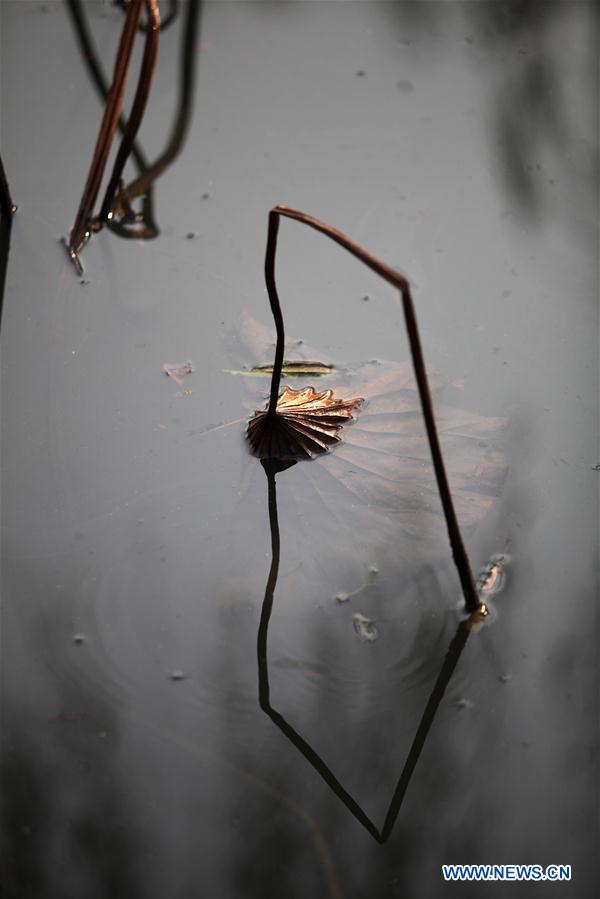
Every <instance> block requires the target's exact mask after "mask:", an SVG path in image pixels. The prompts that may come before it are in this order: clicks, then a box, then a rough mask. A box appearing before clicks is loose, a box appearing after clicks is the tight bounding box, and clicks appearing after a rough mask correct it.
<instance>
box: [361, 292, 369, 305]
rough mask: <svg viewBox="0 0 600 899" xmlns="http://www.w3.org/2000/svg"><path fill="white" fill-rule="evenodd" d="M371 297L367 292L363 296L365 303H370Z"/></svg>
mask: <svg viewBox="0 0 600 899" xmlns="http://www.w3.org/2000/svg"><path fill="white" fill-rule="evenodd" d="M370 299H371V297H370V296H369V294H368V293H366V294H365V295H364V296H363V297H362V301H363V303H368V302H369V300H370Z"/></svg>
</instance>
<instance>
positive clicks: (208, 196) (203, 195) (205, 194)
mask: <svg viewBox="0 0 600 899" xmlns="http://www.w3.org/2000/svg"><path fill="white" fill-rule="evenodd" d="M210 197H211V195H210V194H209V192H208V191H207V190H205V191H204V193H203V194H202V199H203V200H210Z"/></svg>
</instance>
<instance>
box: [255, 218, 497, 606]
mask: <svg viewBox="0 0 600 899" xmlns="http://www.w3.org/2000/svg"><path fill="white" fill-rule="evenodd" d="M281 217H284V218H290V219H294V220H295V221H297V222H301V223H302V224H303V225H308V227H309V228H313V229H314V230H315V231H319V232H320V233H321V234H325V235H326V236H327V237H329V238H330V239H331V240H333V241H335V243H337V244H339V245H340V246H341V247H343V248H344V249H345V250H347V251H348V252H349V253H351V254H352V256H355V257H356V258H357V259H358V260H360V262H362V263H363V264H364V265H366V266H367V267H368V268H370V269H371V271H373V272H375V274H376V275H379V276H380V277H381V278H383V279H384V280H385V281H387V282H388V284H391V285H392V287H395V288H396V289H397V290H399V291H400V295H401V297H402V306H403V310H404V319H405V322H406V330H407V334H408V340H409V344H410V351H411V356H412V362H413V368H414V372H415V378H416V381H417V387H418V391H419V398H420V401H421V409H422V410H423V417H424V419H425V428H426V431H427V439H428V441H429V448H430V451H431V458H432V462H433V467H434V471H435V476H436V480H437V485H438V490H439V493H440V499H441V501H442V508H443V511H444V518H445V520H446V527H447V530H448V537H449V540H450V546H451V549H452V557H453V559H454V564H455V565H456V568H457V571H458V575H459V578H460V583H461V587H462V592H463V596H464V599H465V605H466V608H467V611H468V612H469V613H473V612H475V611H476V610H477V609H479V607H480V600H479V597H478V595H477V590H476V588H475V582H474V579H473V574H472V571H471V564H470V562H469V557H468V555H467V551H466V549H465V545H464V542H463V539H462V535H461V532H460V527H459V524H458V519H457V517H456V512H455V509H454V503H453V501H452V494H451V492H450V485H449V483H448V477H447V474H446V467H445V465H444V459H443V456H442V449H441V445H440V441H439V437H438V432H437V427H436V424H435V416H434V413H433V403H432V400H431V392H430V390H429V383H428V380H427V373H426V370H425V361H424V358H423V350H422V347H421V340H420V337H419V330H418V327H417V318H416V314H415V308H414V304H413V300H412V295H411V292H410V284H409V282H408V280H407V279H406V278H405V277H404V276H403V275H401V274H400V273H399V272H397V271H396V270H395V269H393V268H392V267H391V266H389V265H387V264H386V263H385V262H382V261H381V260H380V259H378V258H377V257H376V256H374V255H373V254H372V253H369V252H368V250H365V249H364V248H363V247H361V246H360V245H359V244H357V243H356V242H355V241H353V240H352V239H351V238H349V237H347V236H346V235H345V234H343V233H342V232H341V231H338V230H337V228H333V227H332V226H331V225H328V224H327V223H326V222H323V221H321V220H320V219H317V218H314V217H313V216H312V215H307V214H306V213H305V212H300V211H299V210H298V209H291V208H290V207H289V206H281V205H278V206H275V207H274V208H273V209H271V211H270V212H269V227H268V235H267V250H266V255H265V281H266V286H267V293H268V295H269V303H270V306H271V312H272V313H273V318H274V320H275V328H276V331H277V345H276V349H275V361H274V364H273V375H272V378H271V393H270V399H269V406H268V409H267V412H266V416H265V417H266V418H267V419H271V420H273V419H274V418H275V417H276V415H277V399H278V396H279V385H280V381H281V369H282V366H283V354H284V346H285V330H284V324H283V315H282V312H281V304H280V302H279V296H278V293H277V286H276V283H275V256H276V251H277V235H278V231H279V219H280V218H281Z"/></svg>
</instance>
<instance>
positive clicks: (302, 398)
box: [247, 387, 362, 459]
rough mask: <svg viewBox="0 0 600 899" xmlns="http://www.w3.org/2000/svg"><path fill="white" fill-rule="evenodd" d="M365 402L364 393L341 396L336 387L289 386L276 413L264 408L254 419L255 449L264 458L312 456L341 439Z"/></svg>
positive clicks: (251, 437)
mask: <svg viewBox="0 0 600 899" xmlns="http://www.w3.org/2000/svg"><path fill="white" fill-rule="evenodd" d="M361 403H362V398H361V397H354V398H352V399H341V398H340V397H337V396H335V395H334V393H333V390H323V391H321V392H320V393H318V392H317V391H316V390H315V389H314V388H313V387H304V388H302V389H301V390H294V389H293V388H292V387H286V388H285V389H284V391H283V393H282V394H281V395H280V397H279V399H278V400H277V407H276V410H275V412H274V413H270V412H269V410H268V409H262V410H259V411H256V412H255V413H254V417H253V418H252V419H251V420H250V422H249V424H248V431H247V436H248V440H249V442H250V445H251V447H252V451H253V452H254V455H256V456H258V457H259V458H260V459H312V458H313V457H314V456H318V455H319V454H320V453H325V452H327V450H328V449H329V448H330V447H331V446H333V445H334V444H336V443H339V442H340V440H341V437H340V436H339V432H340V431H341V429H342V427H343V425H345V424H346V423H347V422H348V421H352V420H353V418H354V410H355V409H356V408H357V407H358V406H359V405H360V404H361Z"/></svg>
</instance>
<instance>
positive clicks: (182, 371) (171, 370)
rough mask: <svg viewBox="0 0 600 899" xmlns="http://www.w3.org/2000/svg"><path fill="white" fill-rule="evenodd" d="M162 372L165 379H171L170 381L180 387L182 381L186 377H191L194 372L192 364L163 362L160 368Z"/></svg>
mask: <svg viewBox="0 0 600 899" xmlns="http://www.w3.org/2000/svg"><path fill="white" fill-rule="evenodd" d="M162 370H163V372H164V373H165V374H166V375H167V377H169V378H171V380H173V381H175V383H176V384H178V385H179V386H180V387H181V386H182V384H183V379H184V377H185V376H186V375H191V373H192V372H193V371H194V364H193V362H190V361H189V360H188V362H165V363H164V364H163V366H162Z"/></svg>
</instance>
